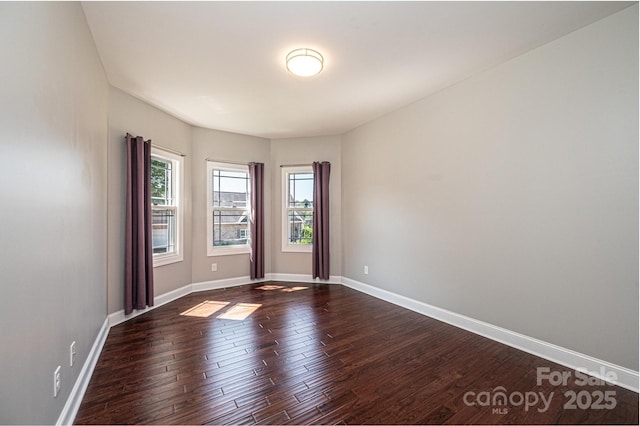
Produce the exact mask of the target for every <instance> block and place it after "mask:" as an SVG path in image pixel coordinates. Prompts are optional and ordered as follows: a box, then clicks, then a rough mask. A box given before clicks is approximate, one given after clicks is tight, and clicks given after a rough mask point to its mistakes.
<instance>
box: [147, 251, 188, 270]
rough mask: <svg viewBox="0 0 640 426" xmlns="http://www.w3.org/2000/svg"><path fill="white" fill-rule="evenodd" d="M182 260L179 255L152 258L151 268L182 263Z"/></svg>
mask: <svg viewBox="0 0 640 426" xmlns="http://www.w3.org/2000/svg"><path fill="white" fill-rule="evenodd" d="M183 260H184V258H183V256H182V255H181V254H170V255H164V256H157V257H154V258H153V267H154V268H157V267H159V266H165V265H170V264H172V263H178V262H182V261H183Z"/></svg>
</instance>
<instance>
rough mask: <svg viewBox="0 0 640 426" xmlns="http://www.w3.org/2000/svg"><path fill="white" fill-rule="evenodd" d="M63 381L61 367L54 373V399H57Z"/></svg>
mask: <svg viewBox="0 0 640 426" xmlns="http://www.w3.org/2000/svg"><path fill="white" fill-rule="evenodd" d="M61 381H62V375H61V373H60V366H58V368H56V371H54V372H53V397H54V398H57V397H58V393H59V392H60V382H61Z"/></svg>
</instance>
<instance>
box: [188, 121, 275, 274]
mask: <svg viewBox="0 0 640 426" xmlns="http://www.w3.org/2000/svg"><path fill="white" fill-rule="evenodd" d="M192 138H193V169H192V176H193V186H192V191H193V243H192V244H193V264H192V278H193V282H194V283H199V282H207V281H213V280H220V279H225V278H236V277H248V276H249V255H248V254H238V255H229V256H207V216H206V213H207V210H206V201H207V178H206V176H207V162H206V160H207V159H208V158H210V159H214V160H218V161H230V162H238V163H249V162H251V161H254V162H260V163H264V165H265V167H264V181H265V188H264V191H265V193H264V203H265V204H264V211H265V224H268V223H270V221H271V210H270V207H271V204H270V203H271V188H270V187H269V185H268V183H267V182H270V179H271V170H270V167H269V150H270V144H269V140H268V139H262V138H258V137H254V136H245V135H239V134H236V133H228V132H222V131H218V130H208V129H202V128H198V127H194V128H193V132H192ZM270 244H271V229H270V228H269V227H268V226H265V273H268V272H271V253H270V252H269V250H266V248H267V247H269V246H270ZM212 263H217V264H218V271H217V272H212V271H211V264H212Z"/></svg>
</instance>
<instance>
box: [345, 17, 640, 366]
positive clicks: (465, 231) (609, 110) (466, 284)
mask: <svg viewBox="0 0 640 426" xmlns="http://www.w3.org/2000/svg"><path fill="white" fill-rule="evenodd" d="M637 17H638V6H637V5H636V6H633V7H631V8H628V9H625V10H623V11H621V12H620V13H618V14H615V15H613V16H611V17H609V18H606V19H604V20H602V21H599V22H596V23H595V24H593V25H590V26H588V27H586V28H583V29H581V30H579V31H576V32H574V33H572V34H569V35H568V36H565V37H563V38H561V39H558V40H556V41H554V42H552V43H549V44H547V45H545V46H542V47H540V48H538V49H536V50H533V51H531V52H529V53H527V54H525V55H522V56H520V57H518V58H516V59H514V60H511V61H509V62H507V63H504V64H502V65H500V66H497V67H495V68H493V69H490V70H488V71H486V72H484V73H482V74H479V75H477V76H475V77H472V78H470V79H468V80H466V81H464V82H461V83H459V84H457V85H455V86H453V87H450V88H448V89H446V90H443V91H441V92H439V93H437V94H436V95H434V96H431V97H429V98H427V99H424V100H421V101H419V102H417V103H415V104H413V105H410V106H408V107H406V108H403V109H401V110H399V111H397V112H394V113H392V114H389V115H386V116H384V117H382V118H380V119H377V120H375V121H373V122H371V123H368V124H366V125H364V126H362V127H360V128H358V129H356V130H353V131H351V132H349V133H348V134H346V135H344V137H343V168H342V169H343V177H342V179H343V181H342V184H343V187H342V190H343V196H342V200H343V206H342V207H343V229H344V233H343V235H344V238H343V251H344V267H343V275H344V276H346V277H349V278H351V279H355V280H358V281H361V282H365V283H367V284H370V285H373V286H377V287H379V288H383V289H386V290H390V291H393V292H395V293H399V294H402V295H405V296H408V297H411V298H414V299H417V300H421V301H424V302H426V303H429V304H432V305H435V306H438V307H442V308H445V309H448V310H451V311H454V312H457V313H460V314H463V315H466V316H469V317H473V318H476V319H479V320H482V321H486V322H488V323H491V324H494V325H498V326H501V327H504V328H506V329H510V330H513V331H516V332H519V333H523V334H525V335H528V336H532V337H535V338H538V339H541V340H544V341H547V342H550V343H554V344H557V345H559V346H562V347H565V348H569V349H573V350H576V351H578V352H581V353H584V354H587V355H591V356H594V357H596V358H599V359H602V360H606V361H609V362H611V363H614V364H618V365H621V366H624V367H627V368H630V369H633V370H636V371H637V369H638V21H637ZM365 264H367V265H368V266H369V272H370V273H369V275H366V276H365V275H363V273H362V269H363V265H365Z"/></svg>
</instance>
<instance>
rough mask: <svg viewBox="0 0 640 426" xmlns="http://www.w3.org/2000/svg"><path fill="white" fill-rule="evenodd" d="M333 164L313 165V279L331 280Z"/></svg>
mask: <svg viewBox="0 0 640 426" xmlns="http://www.w3.org/2000/svg"><path fill="white" fill-rule="evenodd" d="M330 173H331V163H329V162H328V161H323V162H322V163H319V162H314V163H313V246H312V250H311V255H312V257H313V261H312V266H313V278H320V279H323V280H328V279H329V174H330Z"/></svg>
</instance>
